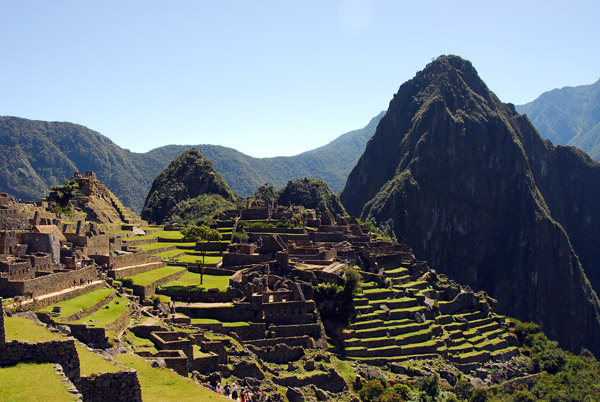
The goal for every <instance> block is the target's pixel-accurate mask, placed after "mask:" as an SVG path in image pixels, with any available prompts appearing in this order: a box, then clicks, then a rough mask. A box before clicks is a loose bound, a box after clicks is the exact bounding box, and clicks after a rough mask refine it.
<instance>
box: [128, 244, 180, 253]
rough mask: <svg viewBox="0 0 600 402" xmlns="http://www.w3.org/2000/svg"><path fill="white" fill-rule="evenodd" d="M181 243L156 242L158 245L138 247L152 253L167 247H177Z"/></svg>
mask: <svg viewBox="0 0 600 402" xmlns="http://www.w3.org/2000/svg"><path fill="white" fill-rule="evenodd" d="M179 244H180V243H162V242H156V243H150V244H141V245H139V246H138V247H139V248H141V249H142V250H146V251H152V250H156V249H157V248H165V247H170V246H177V245H179Z"/></svg>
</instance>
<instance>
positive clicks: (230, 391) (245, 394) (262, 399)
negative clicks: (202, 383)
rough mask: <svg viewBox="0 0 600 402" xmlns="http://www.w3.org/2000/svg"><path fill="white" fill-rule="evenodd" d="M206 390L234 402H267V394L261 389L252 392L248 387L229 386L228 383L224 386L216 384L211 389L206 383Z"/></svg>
mask: <svg viewBox="0 0 600 402" xmlns="http://www.w3.org/2000/svg"><path fill="white" fill-rule="evenodd" d="M206 388H208V389H210V390H212V391H215V392H216V393H217V394H219V395H225V396H226V397H228V398H231V399H233V400H234V401H239V402H267V394H266V392H265V391H264V390H263V389H262V388H260V389H259V390H258V391H256V392H252V390H250V388H248V387H238V386H237V385H236V384H233V385H229V383H228V382H227V383H225V386H222V385H221V384H217V386H216V387H213V386H212V385H210V383H207V384H206Z"/></svg>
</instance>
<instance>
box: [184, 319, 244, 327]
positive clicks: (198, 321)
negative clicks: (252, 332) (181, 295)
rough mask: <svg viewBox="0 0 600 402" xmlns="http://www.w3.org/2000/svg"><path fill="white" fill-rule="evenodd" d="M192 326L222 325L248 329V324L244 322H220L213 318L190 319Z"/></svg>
mask: <svg viewBox="0 0 600 402" xmlns="http://www.w3.org/2000/svg"><path fill="white" fill-rule="evenodd" d="M190 322H191V323H192V324H223V326H224V327H249V326H250V323H249V322H246V321H233V322H222V321H219V320H215V319H214V318H192V319H191V321H190Z"/></svg>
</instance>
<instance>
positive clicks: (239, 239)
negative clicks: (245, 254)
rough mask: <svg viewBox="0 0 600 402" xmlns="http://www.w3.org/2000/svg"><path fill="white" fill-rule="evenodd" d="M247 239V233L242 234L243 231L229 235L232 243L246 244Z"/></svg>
mask: <svg viewBox="0 0 600 402" xmlns="http://www.w3.org/2000/svg"><path fill="white" fill-rule="evenodd" d="M248 239H249V237H248V233H246V232H244V231H243V230H242V231H241V232H235V233H233V234H232V235H231V242H232V243H247V242H248Z"/></svg>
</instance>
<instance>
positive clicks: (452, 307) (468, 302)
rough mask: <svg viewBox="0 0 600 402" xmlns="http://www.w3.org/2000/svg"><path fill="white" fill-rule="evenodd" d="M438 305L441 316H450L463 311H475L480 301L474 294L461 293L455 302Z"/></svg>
mask: <svg viewBox="0 0 600 402" xmlns="http://www.w3.org/2000/svg"><path fill="white" fill-rule="evenodd" d="M438 305H439V309H440V313H441V314H443V315H450V314H454V313H456V312H459V311H463V310H472V309H475V308H476V307H478V305H479V299H477V297H476V296H475V295H474V294H473V293H459V294H458V295H457V296H456V297H455V298H454V299H453V300H451V301H448V302H444V301H442V302H439V303H438Z"/></svg>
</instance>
